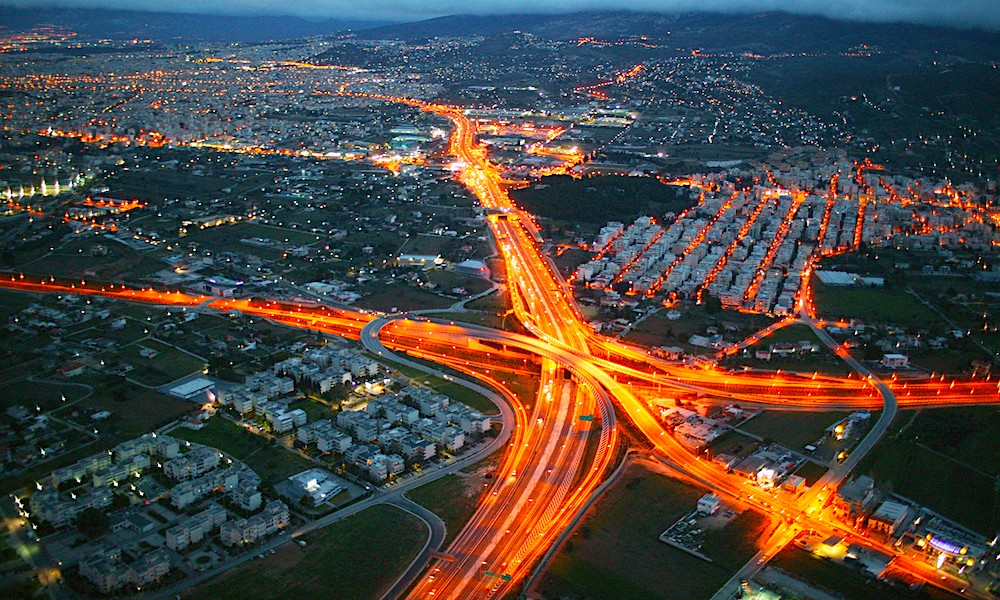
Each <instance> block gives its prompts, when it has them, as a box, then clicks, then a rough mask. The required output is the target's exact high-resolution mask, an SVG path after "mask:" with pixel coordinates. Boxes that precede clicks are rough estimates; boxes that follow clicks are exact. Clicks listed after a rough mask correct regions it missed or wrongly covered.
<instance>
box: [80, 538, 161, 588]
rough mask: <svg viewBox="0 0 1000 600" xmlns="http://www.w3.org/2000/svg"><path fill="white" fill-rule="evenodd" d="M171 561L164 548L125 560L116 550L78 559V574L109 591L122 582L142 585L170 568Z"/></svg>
mask: <svg viewBox="0 0 1000 600" xmlns="http://www.w3.org/2000/svg"><path fill="white" fill-rule="evenodd" d="M171 568H172V563H171V561H170V555H169V554H168V553H167V551H166V550H164V549H163V548H160V549H158V550H153V551H152V552H148V553H145V554H143V555H142V556H139V557H136V558H135V560H133V561H131V562H125V561H124V560H122V558H121V554H120V552H119V553H118V554H117V555H116V556H114V557H109V556H105V555H102V556H99V557H97V558H94V559H91V560H86V561H83V562H81V563H80V575H82V576H83V577H85V578H87V579H88V580H89V581H90V582H91V583H93V584H94V586H96V587H97V589H98V590H99V591H100V592H101V593H102V594H109V593H111V592H112V591H114V590H117V589H121V588H122V587H124V586H126V585H129V584H131V585H135V586H138V587H142V586H144V585H147V584H150V583H153V582H154V581H156V580H158V579H159V578H161V577H163V576H164V575H166V574H167V573H169V572H170V569H171Z"/></svg>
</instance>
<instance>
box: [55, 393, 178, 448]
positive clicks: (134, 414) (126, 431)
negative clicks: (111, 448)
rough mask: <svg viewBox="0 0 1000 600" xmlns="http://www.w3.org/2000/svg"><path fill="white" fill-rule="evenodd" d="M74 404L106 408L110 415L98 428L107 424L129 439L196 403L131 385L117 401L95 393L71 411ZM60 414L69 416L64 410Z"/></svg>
mask: <svg viewBox="0 0 1000 600" xmlns="http://www.w3.org/2000/svg"><path fill="white" fill-rule="evenodd" d="M77 407H86V408H89V409H92V410H106V411H108V412H109V413H111V416H110V417H108V419H107V420H106V421H101V422H100V423H98V424H97V425H98V427H100V428H101V429H104V428H105V427H108V426H110V427H111V428H113V429H115V430H116V431H118V432H119V433H120V434H121V435H122V436H123V437H126V438H130V437H138V436H140V435H142V434H144V433H148V432H150V431H152V430H154V429H156V428H158V427H162V426H164V425H166V424H167V423H169V422H171V421H173V420H174V419H177V418H179V417H180V416H182V415H185V414H187V413H189V412H192V411H193V410H194V409H195V408H198V405H197V404H195V403H194V402H188V401H186V400H181V399H179V398H174V397H173V396H169V395H167V394H161V393H160V392H157V391H155V390H147V389H143V388H140V387H135V386H134V387H132V388H131V389H130V390H129V391H128V393H127V394H125V396H124V400H121V401H119V400H118V399H117V398H114V397H108V395H107V394H102V393H95V394H94V395H93V396H90V397H89V398H87V399H86V400H84V401H82V402H81V403H80V404H78V405H76V406H75V407H73V408H72V409H70V410H75V409H76V408H77ZM60 416H63V417H65V416H68V415H67V414H66V413H65V412H63V413H60ZM78 420H79V422H80V423H81V424H82V425H88V424H91V423H90V422H89V421H88V420H84V419H78Z"/></svg>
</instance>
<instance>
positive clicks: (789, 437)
mask: <svg viewBox="0 0 1000 600" xmlns="http://www.w3.org/2000/svg"><path fill="white" fill-rule="evenodd" d="M847 414H848V413H844V412H805V411H780V410H766V411H764V412H762V413H760V414H759V415H757V416H756V417H754V418H752V419H750V421H748V422H747V423H744V424H743V425H741V426H740V429H742V430H744V431H747V432H749V433H753V434H755V435H759V436H760V437H763V438H771V439H772V440H774V441H776V442H778V443H779V444H781V445H783V446H786V447H788V448H791V449H792V450H797V451H801V450H802V447H803V446H805V445H806V444H812V443H814V442H815V441H816V440H819V439H820V438H822V437H823V435H824V431H825V429H826V428H827V427H829V426H830V425H833V424H834V423H836V422H837V421H839V420H841V419H843V418H844V417H846V416H847Z"/></svg>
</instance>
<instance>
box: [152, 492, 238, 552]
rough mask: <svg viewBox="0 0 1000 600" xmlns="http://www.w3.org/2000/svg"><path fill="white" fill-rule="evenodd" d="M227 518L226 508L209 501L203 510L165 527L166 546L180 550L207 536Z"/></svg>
mask: <svg viewBox="0 0 1000 600" xmlns="http://www.w3.org/2000/svg"><path fill="white" fill-rule="evenodd" d="M228 518H229V516H228V514H227V513H226V509H224V508H222V507H221V506H219V505H218V504H216V503H215V502H211V503H209V505H208V507H207V508H205V510H202V511H201V512H199V513H197V514H195V515H192V516H190V517H187V518H186V519H184V520H183V521H181V522H180V523H178V524H177V525H174V526H173V527H171V528H170V529H167V531H166V532H165V533H164V542H165V543H166V546H167V548H170V549H171V550H174V551H177V552H180V551H182V550H184V549H186V548H187V547H189V546H191V545H193V544H197V543H198V542H200V541H202V540H203V539H205V538H206V537H208V536H209V534H211V533H212V532H213V531H215V529H216V528H218V527H219V526H220V525H222V524H223V523H225V522H226V521H227V520H228Z"/></svg>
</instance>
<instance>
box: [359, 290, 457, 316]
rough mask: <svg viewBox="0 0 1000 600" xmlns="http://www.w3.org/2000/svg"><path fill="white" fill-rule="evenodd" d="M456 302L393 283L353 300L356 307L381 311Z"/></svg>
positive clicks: (426, 308)
mask: <svg viewBox="0 0 1000 600" xmlns="http://www.w3.org/2000/svg"><path fill="white" fill-rule="evenodd" d="M455 302H457V301H456V300H453V299H451V298H444V297H442V296H438V295H437V294H432V293H430V292H425V291H423V290H418V289H414V288H412V287H409V286H406V285H401V284H398V283H397V284H395V285H392V286H386V289H384V290H381V291H377V292H376V293H374V294H372V295H370V296H365V297H364V298H362V299H360V300H358V301H357V302H355V303H354V304H355V306H357V307H358V308H367V309H370V310H379V311H383V312H397V311H408V310H428V309H432V308H448V307H449V306H451V305H452V304H454V303H455Z"/></svg>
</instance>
